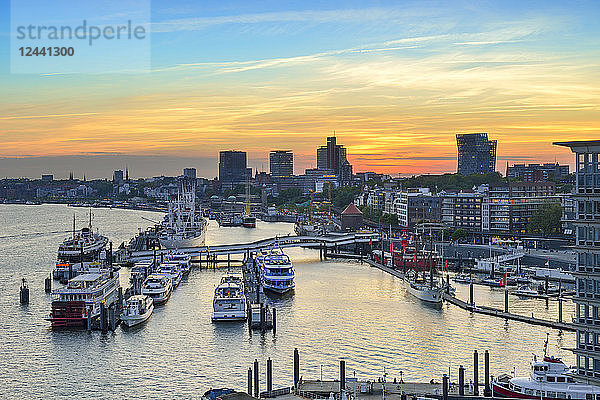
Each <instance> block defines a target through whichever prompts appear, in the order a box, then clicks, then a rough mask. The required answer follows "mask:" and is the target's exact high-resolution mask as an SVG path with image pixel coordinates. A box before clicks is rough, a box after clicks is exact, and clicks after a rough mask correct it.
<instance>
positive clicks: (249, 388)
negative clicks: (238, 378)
mask: <svg viewBox="0 0 600 400" xmlns="http://www.w3.org/2000/svg"><path fill="white" fill-rule="evenodd" d="M248 396H252V368H248Z"/></svg>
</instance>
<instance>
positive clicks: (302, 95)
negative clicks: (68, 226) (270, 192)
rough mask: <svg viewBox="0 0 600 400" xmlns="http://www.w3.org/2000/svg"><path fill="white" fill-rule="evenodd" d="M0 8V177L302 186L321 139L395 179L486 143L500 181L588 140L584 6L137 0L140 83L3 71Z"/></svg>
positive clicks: (447, 163)
mask: <svg viewBox="0 0 600 400" xmlns="http://www.w3.org/2000/svg"><path fill="white" fill-rule="evenodd" d="M48 4H51V3H48ZM0 5H1V10H2V19H1V20H0V40H1V42H2V43H1V47H0V87H1V88H2V91H1V96H0V177H4V176H30V177H39V175H40V174H41V173H42V172H50V173H55V175H57V177H61V176H63V177H64V176H68V173H69V171H75V175H76V176H78V175H82V174H86V176H87V177H88V178H94V177H105V176H110V175H111V174H112V170H114V169H122V168H124V167H125V165H128V166H129V167H130V170H131V171H132V176H134V177H138V176H155V175H160V174H166V175H170V174H178V173H180V170H181V169H182V168H184V167H196V168H197V169H198V174H199V175H200V176H206V177H214V176H216V174H217V158H218V152H219V151H220V150H230V149H235V150H245V151H247V152H248V158H249V165H250V166H252V167H254V168H257V169H259V170H263V171H268V152H269V151H270V150H274V149H286V150H293V151H294V156H295V172H296V173H302V172H303V170H304V169H305V168H311V167H314V165H315V158H316V147H318V146H320V145H322V144H325V138H326V137H327V136H330V135H332V134H333V132H334V131H335V134H336V136H337V137H338V143H341V144H344V145H345V146H346V147H347V149H348V158H349V161H350V162H351V163H352V164H353V166H354V171H377V172H386V173H390V174H403V175H410V174H421V173H445V172H455V171H456V139H455V135H456V134H457V133H470V132H487V133H488V135H489V137H490V138H491V139H497V140H498V142H499V144H498V162H497V168H498V170H500V171H502V172H504V170H505V166H506V163H507V162H508V163H510V164H512V163H521V162H553V161H559V162H561V163H572V158H573V156H572V155H571V153H570V152H569V151H568V149H564V148H560V147H557V146H553V145H552V142H553V141H557V140H586V139H599V136H600V24H598V22H597V21H598V19H599V17H600V3H599V2H597V1H596V2H591V1H590V2H586V1H577V2H563V1H560V2H552V1H528V2H523V1H502V2H497V1H480V2H473V1H443V2H436V1H407V2H402V1H374V2H368V1H329V2H321V1H302V2H294V1H290V2H281V1H261V2H254V1H247V0H246V1H229V2H213V1H202V2H199V1H195V0H194V1H192V0H183V1H182V0H172V1H169V2H165V1H160V2H159V1H153V2H152V3H151V4H150V5H151V9H150V10H151V12H150V16H151V24H150V31H151V32H152V33H151V47H150V54H151V68H150V71H146V70H140V71H138V72H136V71H133V73H132V71H127V73H123V72H121V71H111V72H109V73H94V74H86V73H66V74H64V73H61V74H52V73H46V74H14V73H11V70H10V56H11V54H10V53H11V50H10V49H9V42H10V35H11V32H12V31H11V27H10V2H9V1H7V0H0ZM38 11H39V12H40V13H41V14H43V11H44V10H38ZM97 12H98V13H100V11H97Z"/></svg>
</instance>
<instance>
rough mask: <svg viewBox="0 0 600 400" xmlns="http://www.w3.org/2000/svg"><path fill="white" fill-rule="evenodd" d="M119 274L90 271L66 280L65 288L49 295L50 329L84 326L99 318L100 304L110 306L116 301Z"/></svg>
mask: <svg viewBox="0 0 600 400" xmlns="http://www.w3.org/2000/svg"><path fill="white" fill-rule="evenodd" d="M118 288H119V272H118V271H115V270H113V269H109V270H106V269H104V270H101V269H99V268H96V269H93V268H92V269H90V270H89V271H88V272H86V273H83V274H80V275H78V276H76V277H75V278H73V279H71V280H69V282H68V283H67V285H66V286H65V287H62V288H60V289H57V290H55V291H53V292H52V298H53V299H52V312H51V313H50V317H49V318H48V320H49V321H51V322H52V327H53V328H74V327H85V326H87V319H88V318H94V317H96V316H98V315H99V314H100V304H104V305H105V306H107V307H108V306H109V305H111V304H114V303H115V302H116V301H117V298H118Z"/></svg>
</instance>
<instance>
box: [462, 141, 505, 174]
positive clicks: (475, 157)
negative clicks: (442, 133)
mask: <svg viewBox="0 0 600 400" xmlns="http://www.w3.org/2000/svg"><path fill="white" fill-rule="evenodd" d="M456 144H457V147H458V173H459V174H461V175H471V174H487V173H488V172H494V171H496V148H497V146H498V141H497V140H488V136H487V133H465V134H457V135H456Z"/></svg>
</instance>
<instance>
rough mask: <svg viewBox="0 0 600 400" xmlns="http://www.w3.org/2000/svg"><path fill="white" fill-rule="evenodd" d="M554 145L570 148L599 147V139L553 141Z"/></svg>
mask: <svg viewBox="0 0 600 400" xmlns="http://www.w3.org/2000/svg"><path fill="white" fill-rule="evenodd" d="M552 144H553V145H555V146H564V147H570V148H571V149H574V148H579V147H600V140H572V141H568V142H554V143H552Z"/></svg>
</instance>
